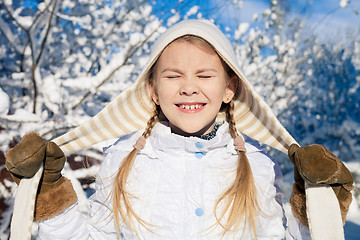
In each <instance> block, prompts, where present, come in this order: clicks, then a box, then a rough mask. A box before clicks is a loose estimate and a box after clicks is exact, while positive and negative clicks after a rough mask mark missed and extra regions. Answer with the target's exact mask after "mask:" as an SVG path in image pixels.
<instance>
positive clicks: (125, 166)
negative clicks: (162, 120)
mask: <svg viewBox="0 0 360 240" xmlns="http://www.w3.org/2000/svg"><path fill="white" fill-rule="evenodd" d="M159 112H160V108H159V107H158V106H156V107H155V109H154V112H153V115H152V116H151V118H150V119H149V121H148V122H147V125H146V128H145V130H144V132H143V134H142V136H143V137H144V138H145V139H147V138H148V137H149V136H150V133H151V131H152V129H153V128H154V126H155V124H156V123H157V122H158V119H159V117H158V116H159ZM138 152H139V150H137V149H136V148H134V149H133V150H132V151H131V152H130V153H129V154H128V155H127V156H126V157H125V158H124V160H123V161H122V163H121V165H120V167H119V169H118V172H117V174H116V177H115V179H114V182H113V186H112V193H113V210H112V212H113V215H114V221H115V227H116V231H117V233H118V234H119V233H120V218H121V219H122V220H123V221H124V223H125V225H126V226H128V227H129V228H130V229H131V230H133V231H135V233H136V235H138V233H137V232H136V230H135V225H134V218H135V220H136V221H137V222H139V223H140V224H141V225H142V226H143V227H145V228H146V229H147V230H149V231H150V232H152V231H151V230H150V228H149V224H148V223H146V222H145V221H144V220H143V219H141V218H140V217H139V216H138V215H137V214H136V212H135V211H134V209H133V208H132V206H131V203H130V201H129V195H130V194H129V193H128V192H127V191H126V182H127V178H128V176H129V173H130V171H131V168H132V166H133V163H134V161H135V158H136V155H137V153H138ZM119 214H120V216H119ZM138 237H139V236H138Z"/></svg>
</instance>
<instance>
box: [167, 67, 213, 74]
mask: <svg viewBox="0 0 360 240" xmlns="http://www.w3.org/2000/svg"><path fill="white" fill-rule="evenodd" d="M164 72H177V73H182V72H181V71H180V70H179V69H177V68H165V69H164V70H163V71H162V72H161V73H164ZM203 72H217V70H216V69H215V68H201V69H199V70H197V71H196V74H198V73H203Z"/></svg>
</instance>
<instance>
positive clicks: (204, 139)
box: [6, 20, 352, 239]
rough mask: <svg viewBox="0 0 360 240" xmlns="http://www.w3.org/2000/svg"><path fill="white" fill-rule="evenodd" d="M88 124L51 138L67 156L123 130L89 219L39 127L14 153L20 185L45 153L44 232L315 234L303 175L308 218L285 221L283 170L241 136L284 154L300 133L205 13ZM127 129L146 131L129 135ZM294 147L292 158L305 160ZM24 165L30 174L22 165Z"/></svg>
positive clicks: (167, 41)
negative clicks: (245, 71) (257, 88)
mask: <svg viewBox="0 0 360 240" xmlns="http://www.w3.org/2000/svg"><path fill="white" fill-rule="evenodd" d="M149 110H151V111H150V112H148V111H149ZM127 111H129V112H127ZM147 114H148V115H149V117H148V118H147V119H148V120H147V123H146V126H145V127H144V128H143V126H142V122H143V121H144V120H143V119H144V115H147ZM114 116H115V117H114ZM104 117H106V120H105V119H104ZM119 119H120V120H121V121H120V120H119ZM122 120H124V121H122ZM104 122H105V123H104ZM107 123H112V124H113V125H111V126H109V125H108V124H107ZM100 125H101V126H103V128H100V127H99V126H100ZM84 126H85V127H83V128H78V129H77V130H76V131H75V135H77V137H76V138H74V137H73V138H72V139H71V138H70V136H69V135H65V136H64V137H62V138H60V139H57V140H56V143H57V144H58V145H60V146H61V148H62V149H63V150H64V151H65V152H67V151H69V150H68V149H70V148H72V150H76V148H81V147H83V146H84V145H86V144H87V145H89V144H92V143H93V142H94V141H100V140H104V139H106V138H108V137H109V136H111V134H113V133H112V132H113V131H114V132H116V134H118V135H120V136H121V135H122V137H121V138H120V139H119V140H118V141H117V142H116V143H115V144H114V145H112V146H110V147H109V148H107V149H106V150H105V159H104V161H103V163H102V165H101V168H100V170H99V173H98V176H97V180H96V192H95V194H94V195H93V196H91V198H90V205H91V214H90V215H91V216H90V217H84V216H82V215H81V214H80V212H79V211H78V210H77V205H76V195H75V192H74V191H73V189H72V186H71V184H70V182H69V181H68V180H67V179H66V178H64V177H63V176H62V175H61V173H60V172H61V169H62V167H63V164H64V161H65V157H64V154H63V153H62V152H61V150H60V149H59V148H58V146H57V145H56V144H54V143H52V142H49V143H48V142H46V141H45V140H43V139H42V138H41V137H39V136H38V135H36V134H33V133H32V134H28V135H26V136H24V138H23V140H22V142H21V143H20V144H19V145H18V146H16V147H15V148H14V149H12V150H10V151H9V153H8V154H7V164H6V166H7V168H8V170H9V171H10V172H11V173H12V175H13V177H14V179H15V180H16V181H17V182H19V181H20V178H21V177H22V176H32V175H33V174H34V173H35V171H36V170H37V168H38V167H39V165H40V164H41V162H42V161H43V159H45V163H44V176H43V178H42V182H41V186H40V190H39V192H38V196H37V199H36V206H35V207H36V208H35V219H36V220H37V221H40V224H39V226H40V230H39V234H40V237H41V238H42V239H89V238H90V239H138V238H139V239H221V238H222V239H284V238H287V239H294V238H295V239H305V238H309V231H308V228H307V227H306V226H304V225H306V224H307V223H306V222H305V221H304V219H306V213H305V216H304V201H303V196H304V193H303V189H302V187H303V185H304V183H303V182H301V181H303V180H302V178H301V177H300V178H299V179H298V178H296V179H295V180H296V181H297V182H296V186H297V188H296V191H295V192H294V194H293V196H296V197H295V198H294V199H295V200H293V201H292V206H293V207H294V209H295V210H294V214H295V216H296V217H297V218H299V220H300V221H301V224H300V223H299V221H298V219H296V218H294V217H292V216H290V218H289V219H288V223H286V219H285V216H284V211H283V209H282V205H281V196H282V195H281V192H280V191H279V188H278V184H279V182H280V181H281V173H280V171H279V168H278V166H277V165H276V163H275V161H274V160H272V159H271V158H270V157H269V156H268V155H267V154H266V151H265V149H264V147H262V146H260V145H259V144H258V143H257V142H255V141H254V140H252V139H251V138H249V137H248V136H246V135H245V134H247V135H249V136H251V137H254V138H255V139H258V140H260V141H262V142H265V143H268V144H269V145H271V146H274V147H276V148H278V149H280V150H283V151H284V149H287V148H289V145H290V144H291V143H294V142H295V141H294V140H293V139H292V138H291V136H290V135H289V134H288V133H287V132H286V131H285V129H283V127H282V126H281V125H280V123H279V122H278V121H277V120H276V118H275V117H274V116H273V115H272V114H271V112H270V111H269V108H268V107H267V105H266V104H265V103H264V102H263V101H262V100H261V98H259V97H258V95H257V94H256V93H255V92H254V91H253V90H252V87H251V85H250V84H249V83H248V82H247V81H246V80H245V79H244V76H243V75H242V74H241V72H240V71H239V66H238V65H237V62H236V58H235V55H234V53H233V50H232V48H231V45H230V43H229V42H228V41H227V40H226V37H225V36H224V35H223V34H222V33H221V32H220V31H219V30H218V29H217V28H216V27H215V26H214V25H213V24H212V23H210V22H208V21H199V20H187V21H184V22H181V23H179V24H177V25H175V26H173V27H172V28H170V29H168V30H167V31H166V33H164V34H163V36H162V37H161V38H160V39H159V40H158V41H157V43H156V44H155V45H154V47H153V52H152V55H151V57H150V61H149V63H148V64H147V65H146V67H145V70H144V71H143V73H142V74H141V76H140V77H139V79H138V80H137V82H136V83H135V86H134V87H132V88H130V89H129V90H128V91H126V92H125V93H123V94H121V95H120V96H119V98H118V99H116V100H114V102H113V103H111V104H110V105H109V107H107V108H106V109H105V110H103V111H102V112H101V113H99V115H98V116H97V117H96V118H95V120H94V121H93V122H90V123H88V124H87V125H84ZM134 126H135V127H134ZM132 127H133V128H135V129H139V128H140V127H141V128H143V129H142V130H138V131H134V132H131V130H132ZM99 128H100V129H101V130H99ZM89 129H90V130H89ZM94 132H95V133H94ZM126 132H131V133H129V134H124V133H126ZM90 133H94V134H93V135H91V134H90ZM244 133H245V134H244ZM72 135H73V136H74V133H72ZM81 136H83V137H82V138H81ZM84 136H85V137H84ZM84 139H86V141H85V140H84ZM94 139H95V140H94ZM84 142H85V143H84ZM70 143H71V144H72V145H71V144H70ZM296 148H297V147H296V146H295V147H294V146H293V147H292V149H293V150H292V151H291V153H290V156H291V159H292V161H293V162H294V164H295V166H299V165H300V164H301V161H302V160H301V158H300V160H299V159H298V158H296V157H298V156H301V154H298V153H297V149H296ZM311 149H313V148H311ZM325 151H326V150H325ZM308 152H309V151H308ZM310 152H311V151H310ZM318 152H319V151H317V152H316V153H315V154H314V155H316V156H320V155H319V154H318ZM20 153H21V154H20ZM295 153H296V155H294V154H295ZM320 160H321V161H326V159H325V160H324V158H323V157H322V156H321V157H320ZM336 161H337V162H339V161H338V160H337V159H336ZM24 162H28V164H27V166H29V165H31V166H33V169H35V171H34V170H29V169H28V168H25V167H23V168H22V166H23V165H24ZM341 166H343V165H341ZM341 170H342V171H340V172H341V174H343V173H344V172H345V173H344V176H345V175H346V177H345V178H348V179H347V180H349V181H348V182H347V183H346V184H348V185H346V187H342V188H341V190H342V191H343V192H344V195H343V196H346V199H345V200H344V199H342V200H343V201H342V202H340V204H343V206H344V211H345V212H346V211H347V208H348V205H347V204H349V200H348V199H349V196H348V195H347V193H348V191H350V190H351V186H352V183H351V186H350V185H349V184H350V180H351V179H350V177H348V175H347V172H346V170H344V169H343V168H342V169H341ZM303 171H305V172H306V173H308V172H309V171H306V169H305V170H304V169H303V168H301V170H300V173H299V174H300V175H301V176H302V174H303ZM338 172H339V171H337V173H338ZM296 173H297V174H298V172H297V171H296ZM317 173H318V172H315V174H313V175H312V176H308V179H311V177H313V176H318V174H317ZM332 173H334V171H333V172H332ZM332 173H331V174H332ZM350 176H351V175H350ZM343 189H345V190H343ZM349 189H350V190H349ZM350 198H351V196H350ZM350 202H351V199H350Z"/></svg>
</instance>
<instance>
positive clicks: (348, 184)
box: [288, 144, 354, 226]
mask: <svg viewBox="0 0 360 240" xmlns="http://www.w3.org/2000/svg"><path fill="white" fill-rule="evenodd" d="M288 154H289V159H290V161H291V163H292V164H293V165H294V181H295V182H294V184H293V190H292V193H291V196H290V199H289V202H290V205H291V209H292V212H293V214H294V215H295V217H296V218H297V219H298V220H299V221H300V223H301V224H303V225H304V226H308V220H307V216H306V199H305V186H304V181H306V182H308V183H311V184H320V185H321V184H323V185H330V186H331V187H332V189H333V190H334V192H335V195H336V197H337V199H338V201H339V205H340V210H341V216H342V220H343V224H345V219H346V214H347V212H348V211H349V206H350V204H351V201H352V195H351V193H350V191H351V190H352V189H353V188H354V186H353V177H352V176H351V173H350V171H349V170H348V169H347V168H346V167H345V165H344V164H343V163H342V162H341V160H340V159H339V158H337V157H336V156H335V155H334V154H332V153H331V152H330V151H329V150H328V149H327V148H325V147H324V146H322V145H319V144H312V145H309V146H304V147H299V146H298V145H296V144H292V145H291V146H290V148H289V152H288Z"/></svg>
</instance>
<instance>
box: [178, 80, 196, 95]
mask: <svg viewBox="0 0 360 240" xmlns="http://www.w3.org/2000/svg"><path fill="white" fill-rule="evenodd" d="M198 93H199V87H198V85H197V83H196V81H194V80H193V79H184V81H183V83H182V84H181V87H180V95H186V96H191V95H194V94H198Z"/></svg>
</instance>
